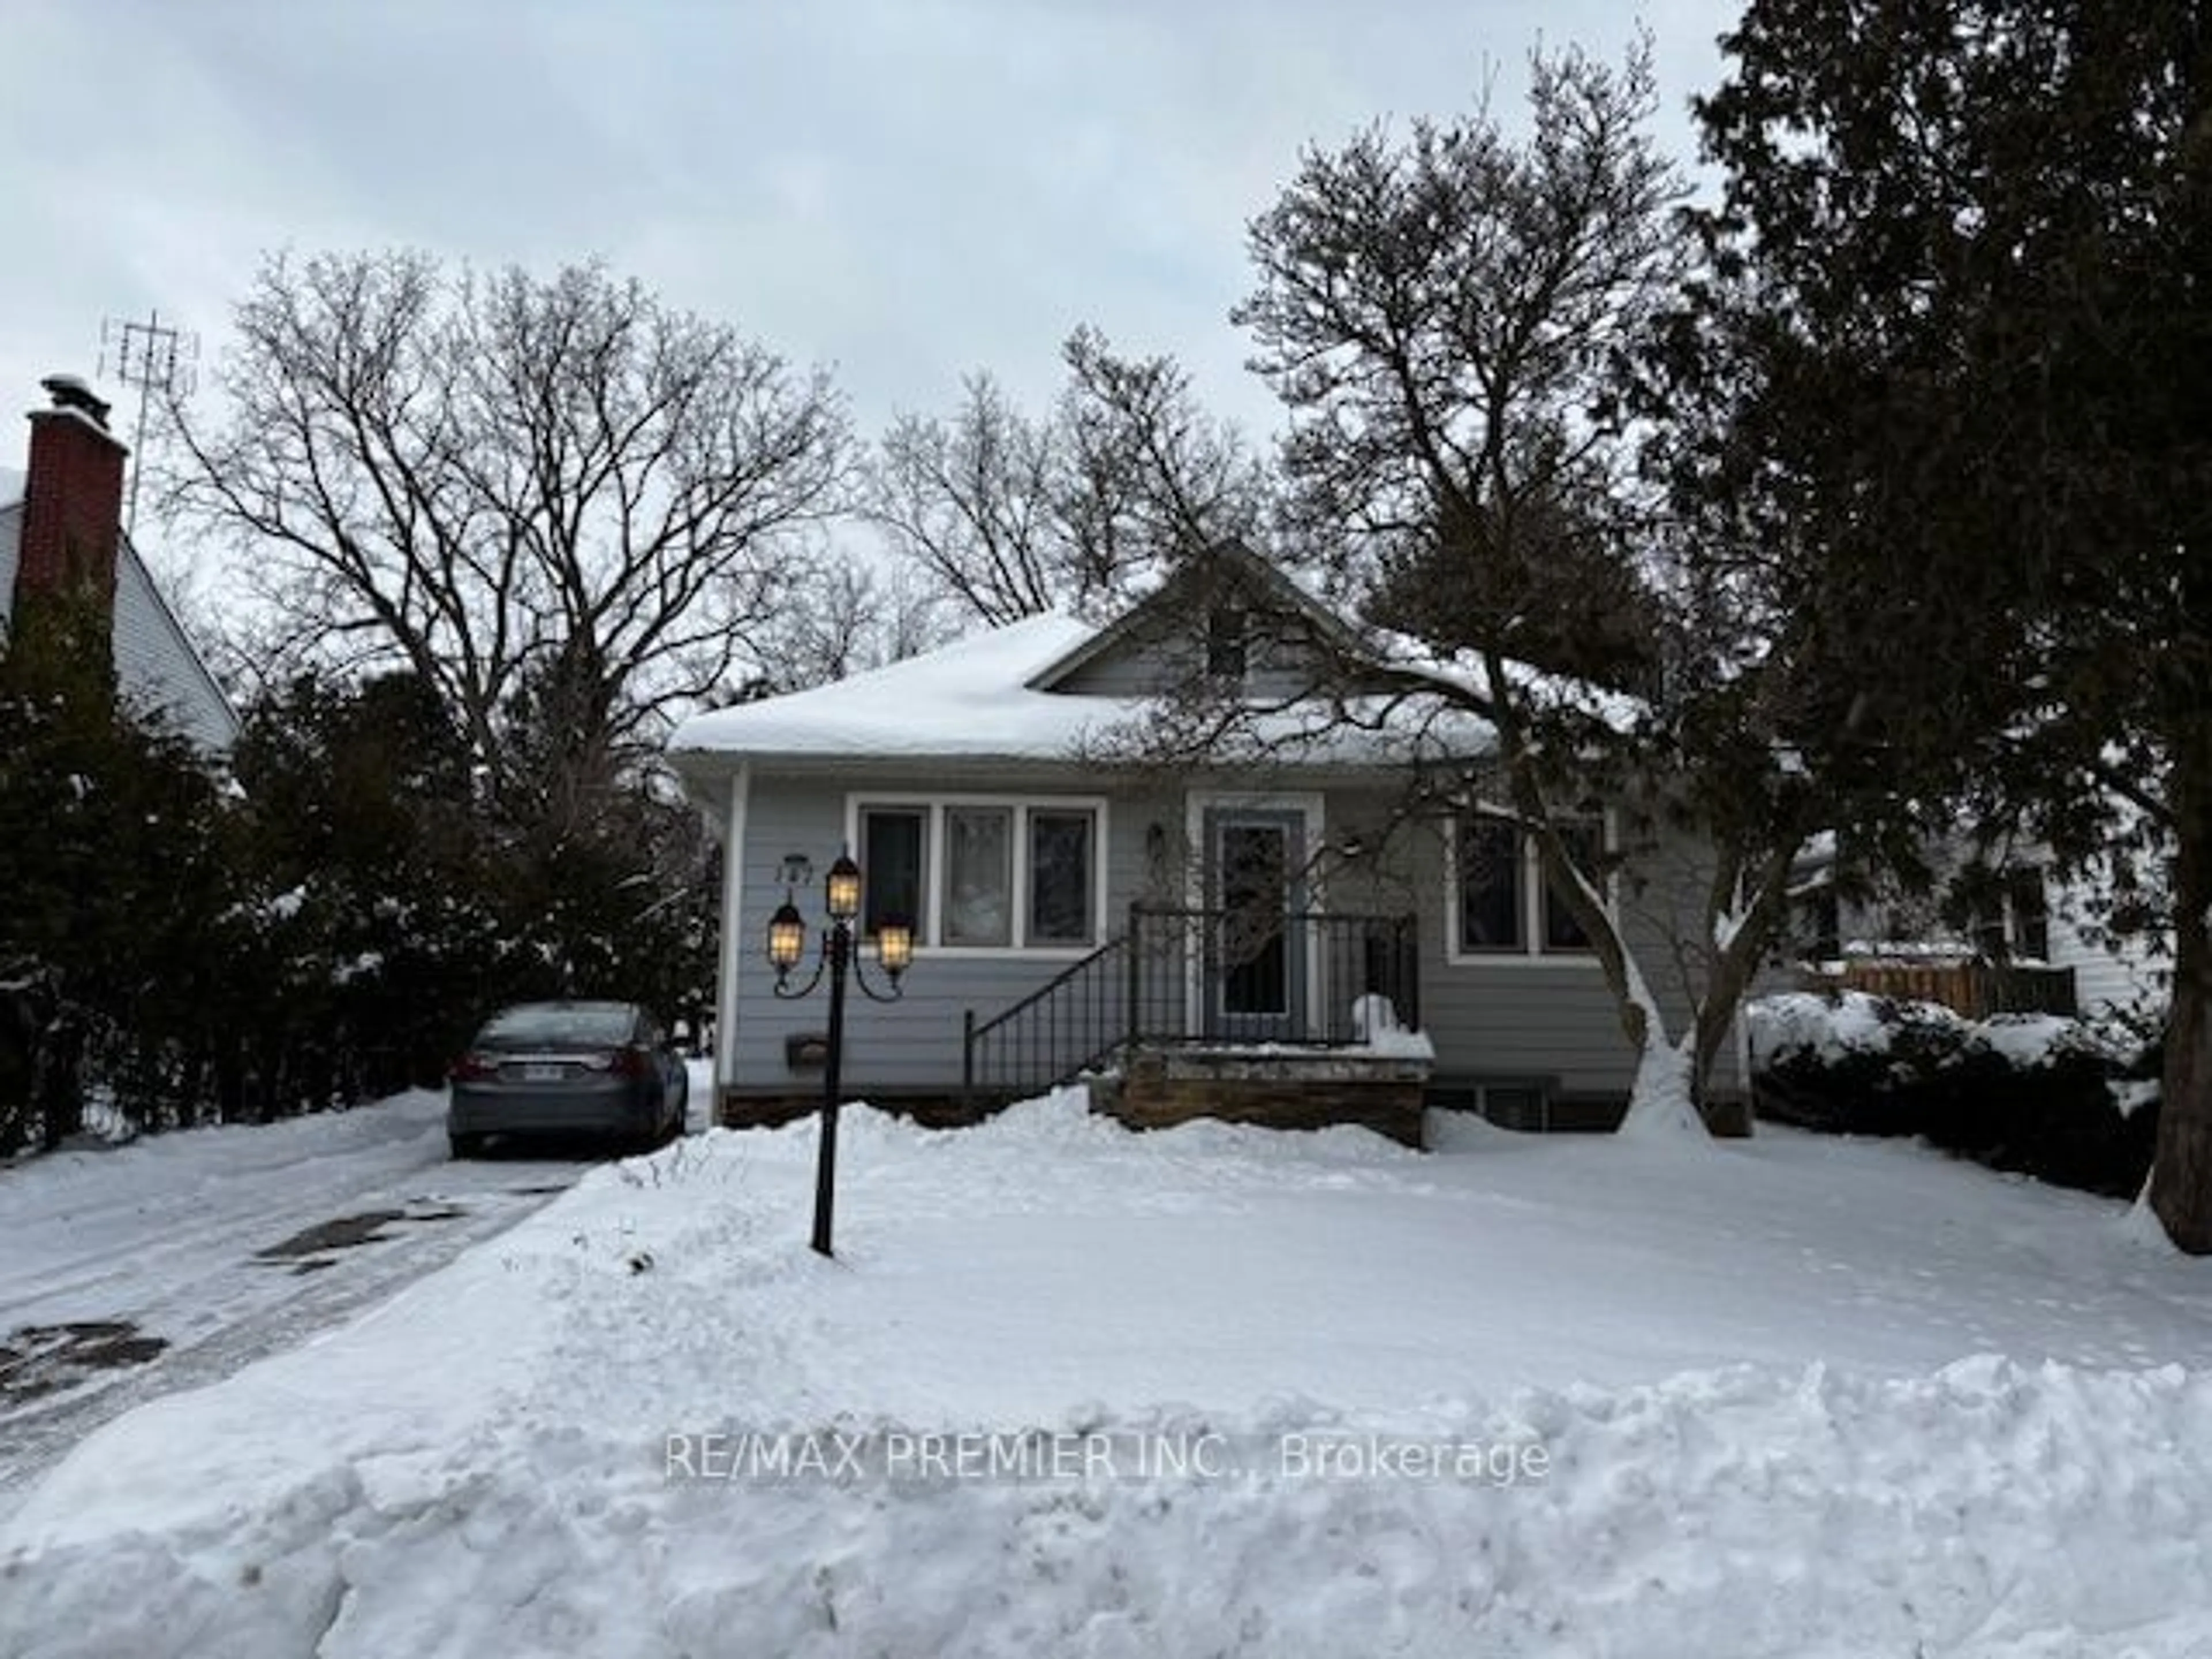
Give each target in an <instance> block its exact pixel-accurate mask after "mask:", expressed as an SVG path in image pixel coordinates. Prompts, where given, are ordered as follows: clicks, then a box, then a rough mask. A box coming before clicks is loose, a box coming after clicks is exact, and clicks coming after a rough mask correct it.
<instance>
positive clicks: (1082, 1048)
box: [962, 904, 1421, 1097]
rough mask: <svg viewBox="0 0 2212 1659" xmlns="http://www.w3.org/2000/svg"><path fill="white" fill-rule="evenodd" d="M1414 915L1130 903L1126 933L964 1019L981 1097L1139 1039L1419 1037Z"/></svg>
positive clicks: (1096, 1062) (1078, 1066)
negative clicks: (1397, 1029) (984, 1015)
mask: <svg viewBox="0 0 2212 1659" xmlns="http://www.w3.org/2000/svg"><path fill="white" fill-rule="evenodd" d="M1417 944H1418V934H1417V933H1416V931H1415V925H1414V919H1413V917H1412V916H1410V915H1397V916H1383V915H1318V914H1315V913H1312V912H1295V913H1292V914H1290V915H1285V914H1282V913H1280V912H1274V911H1267V910H1252V909H1243V910H1239V909H1219V910H1202V909H1179V908H1164V907H1159V906H1147V905H1141V904H1139V905H1133V906H1131V907H1130V910H1129V923H1128V930H1127V932H1126V933H1123V934H1121V935H1120V936H1119V937H1117V938H1115V939H1111V940H1109V942H1108V943H1107V944H1105V945H1103V946H1101V947H1100V948H1099V949H1098V950H1097V951H1092V952H1091V955H1089V956H1087V957H1085V958H1084V959H1083V960H1082V961H1080V962H1078V963H1073V964H1072V965H1071V966H1070V967H1068V968H1067V969H1066V970H1065V971H1064V972H1062V973H1060V974H1058V975H1055V976H1054V978H1052V979H1051V980H1050V981H1047V982H1046V983H1045V984H1043V985H1042V986H1040V987H1037V989H1036V990H1035V991H1034V992H1032V993H1030V994H1029V995H1028V996H1026V997H1024V998H1023V999H1022V1000H1020V1001H1019V1002H1017V1003H1015V1004H1013V1005H1012V1006H1011V1007H1008V1008H1006V1009H1004V1010H1003V1011H1001V1012H999V1013H997V1014H995V1015H994V1016H992V1017H991V1018H988V1019H984V1020H979V1019H977V1018H976V1017H975V1013H974V1012H973V1011H972V1010H971V1011H970V1012H969V1014H968V1016H967V1023H966V1031H965V1040H964V1056H965V1057H964V1060H963V1068H962V1076H963V1084H964V1087H965V1091H966V1092H967V1094H968V1095H969V1097H978V1096H997V1097H1006V1096H1011V1095H1017V1094H1022V1093H1027V1092H1030V1091H1036V1090H1039V1089H1044V1088H1049V1087H1050V1086H1052V1085H1054V1084H1057V1083H1063V1082H1066V1080H1067V1079H1070V1078H1072V1077H1074V1076H1076V1075H1077V1074H1078V1073H1082V1072H1085V1071H1087V1070H1092V1069H1095V1068H1097V1067H1099V1066H1104V1065H1106V1064H1107V1063H1108V1062H1109V1061H1110V1060H1113V1059H1114V1057H1115V1055H1116V1054H1118V1053H1119V1052H1120V1051H1121V1049H1123V1048H1126V1047H1128V1046H1130V1045H1133V1044H1159V1045H1198V1044H1208V1045H1214V1046H1229V1045H1246V1044H1249V1045H1255V1046H1268V1045H1278V1044H1279V1045H1284V1046H1289V1047H1297V1048H1343V1047H1348V1046H1351V1045H1353V1044H1358V1043H1362V1042H1368V1041H1370V1040H1371V1038H1372V1036H1373V1035H1374V1033H1375V1032H1376V1030H1379V1029H1380V1027H1381V1026H1382V1024H1383V1023H1384V1021H1385V1020H1386V1019H1395V1021H1396V1022H1397V1023H1398V1024H1401V1025H1403V1026H1406V1027H1407V1028H1418V1027H1419V1024H1420V1018H1421V1000H1420V974H1419V951H1418V949H1417Z"/></svg>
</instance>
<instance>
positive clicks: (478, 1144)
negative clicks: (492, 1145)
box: [446, 1134, 484, 1158]
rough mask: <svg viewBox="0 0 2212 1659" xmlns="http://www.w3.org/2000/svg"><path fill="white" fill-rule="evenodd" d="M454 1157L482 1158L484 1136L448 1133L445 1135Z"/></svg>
mask: <svg viewBox="0 0 2212 1659" xmlns="http://www.w3.org/2000/svg"><path fill="white" fill-rule="evenodd" d="M446 1139H447V1142H448V1143H449V1144H450V1145H451V1146H452V1147H453V1156H454V1157H455V1158H482V1157H483V1149H484V1138H483V1136H482V1135H464V1134H450V1135H447V1137H446Z"/></svg>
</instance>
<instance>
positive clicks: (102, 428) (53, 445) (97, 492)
mask: <svg viewBox="0 0 2212 1659" xmlns="http://www.w3.org/2000/svg"><path fill="white" fill-rule="evenodd" d="M39 384H40V385H41V386H44V387H45V388H46V391H47V392H48V393H49V394H50V395H51V396H52V398H53V400H54V401H53V407H52V408H51V409H38V410H32V411H31V416H30V419H31V456H30V476H29V477H27V478H26V479H25V480H24V483H23V526H22V538H21V544H20V546H19V548H18V550H17V555H16V563H15V608H16V610H18V611H21V610H22V608H23V605H24V601H25V600H26V599H29V598H31V597H32V596H33V595H40V594H54V595H64V596H65V595H70V594H83V595H87V596H89V597H94V598H96V599H98V600H99V601H100V603H101V605H102V607H103V609H104V610H106V611H109V612H111V613H112V610H113V607H114V603H115V560H116V555H117V553H118V549H119V545H120V543H121V540H122V532H123V458H124V457H125V455H127V454H129V453H131V452H130V451H129V450H128V449H127V448H125V446H124V445H123V444H122V443H121V442H119V441H118V440H117V439H116V438H115V436H114V435H112V433H110V432H109V431H108V429H107V408H108V406H107V405H106V404H104V403H102V402H101V401H100V399H99V398H96V397H94V395H93V392H92V389H91V387H89V386H86V385H85V383H84V382H83V381H82V380H78V379H77V378H76V376H75V375H74V374H54V375H49V376H48V377H47V378H46V380H41V381H40V383H39Z"/></svg>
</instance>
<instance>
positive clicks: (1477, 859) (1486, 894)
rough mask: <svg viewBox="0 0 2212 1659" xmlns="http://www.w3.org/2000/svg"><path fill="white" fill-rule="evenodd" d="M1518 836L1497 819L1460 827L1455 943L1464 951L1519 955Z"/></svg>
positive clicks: (1468, 820)
mask: <svg viewBox="0 0 2212 1659" xmlns="http://www.w3.org/2000/svg"><path fill="white" fill-rule="evenodd" d="M1521 864H1522V860H1521V832H1520V831H1519V830H1518V829H1516V828H1514V826H1513V825H1511V824H1510V823H1505V822H1504V821H1503V820H1501V819H1498V818H1485V817H1471V818H1462V820H1461V821H1460V826H1459V942H1460V949H1462V951H1518V950H1520V949H1521V948H1522V944H1523V943H1524V941H1523V939H1522V889H1521Z"/></svg>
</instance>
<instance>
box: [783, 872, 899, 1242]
mask: <svg viewBox="0 0 2212 1659" xmlns="http://www.w3.org/2000/svg"><path fill="white" fill-rule="evenodd" d="M804 867H805V860H803V859H798V858H793V859H789V860H786V861H785V876H786V878H787V879H786V884H785V886H784V893H783V902H782V903H781V905H779V906H778V907H777V908H776V912H775V915H772V916H770V917H769V921H768V959H769V966H771V967H773V968H774V969H775V994H776V995H778V996H779V997H782V998H784V999H786V1000H792V999H795V998H799V997H805V996H811V995H812V994H813V993H814V989H815V987H817V986H818V985H820V984H821V983H822V979H823V975H824V974H827V975H829V1054H828V1055H827V1056H825V1058H824V1060H823V1069H822V1137H821V1141H820V1145H819V1150H818V1151H817V1154H816V1157H815V1164H814V1241H813V1242H814V1249H815V1253H816V1254H817V1255H835V1254H836V1252H835V1251H833V1250H832V1249H830V1248H829V1228H830V1218H831V1213H832V1212H833V1211H834V1210H835V1208H836V1201H837V1093H838V1086H839V1081H840V1079H841V1076H842V1073H843V1070H844V1061H845V984H846V981H847V980H848V978H849V979H850V980H851V981H853V982H854V983H855V984H857V985H858V986H859V987H860V992H861V994H862V995H864V996H866V998H867V999H868V1000H870V1001H872V1002H896V1001H897V1000H898V998H899V994H900V992H899V975H901V974H903V973H904V972H906V970H907V968H908V964H909V963H912V962H913V960H914V930H913V928H912V927H908V925H907V924H906V923H905V922H904V921H892V920H890V919H889V918H886V919H885V920H884V921H883V922H881V923H880V924H879V925H878V927H877V929H876V959H877V961H878V963H880V964H881V965H882V968H883V970H884V973H885V974H886V975H889V980H888V982H887V983H886V984H885V986H884V987H883V988H882V989H880V990H879V989H878V988H877V987H875V986H873V985H871V984H870V983H869V982H868V975H867V971H866V969H865V968H864V967H863V966H862V965H861V962H860V951H859V950H858V948H857V945H858V941H857V939H856V938H855V936H854V928H853V924H854V921H856V920H857V919H858V918H859V916H860V866H859V865H857V864H855V863H854V862H853V855H852V854H849V853H841V854H838V855H837V861H836V863H835V864H833V865H831V866H829V878H828V879H827V880H825V881H824V882H823V908H826V909H827V910H828V911H829V925H828V926H827V927H823V930H822V955H821V959H820V960H819V961H818V962H817V963H815V966H814V973H813V975H812V977H811V978H810V979H808V980H807V981H806V983H805V984H804V985H799V986H794V985H793V984H792V983H791V970H792V969H793V968H796V967H797V966H798V965H799V957H802V956H803V955H805V951H806V918H805V917H804V916H802V915H799V906H798V905H797V904H796V903H794V902H793V895H792V889H793V886H794V885H795V884H796V882H795V881H794V880H793V879H792V878H793V877H794V875H795V874H796V872H797V871H798V870H799V869H801V868H804Z"/></svg>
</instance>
